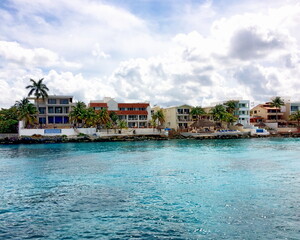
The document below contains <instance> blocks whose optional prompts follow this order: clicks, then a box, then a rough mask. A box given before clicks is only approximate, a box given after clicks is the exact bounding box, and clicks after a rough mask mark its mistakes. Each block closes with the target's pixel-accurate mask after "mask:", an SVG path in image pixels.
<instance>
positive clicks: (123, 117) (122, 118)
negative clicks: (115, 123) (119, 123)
mask: <svg viewBox="0 0 300 240" xmlns="http://www.w3.org/2000/svg"><path fill="white" fill-rule="evenodd" d="M118 117H119V119H120V120H126V119H127V118H126V115H119V116H118Z"/></svg>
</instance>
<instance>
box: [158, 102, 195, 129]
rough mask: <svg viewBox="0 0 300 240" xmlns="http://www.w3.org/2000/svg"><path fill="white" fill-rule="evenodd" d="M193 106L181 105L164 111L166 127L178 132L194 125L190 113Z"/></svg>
mask: <svg viewBox="0 0 300 240" xmlns="http://www.w3.org/2000/svg"><path fill="white" fill-rule="evenodd" d="M191 109H192V106H189V105H181V106H174V107H168V108H164V109H163V113H164V115H165V123H164V127H167V128H173V129H176V130H180V129H186V128H188V127H190V125H191V124H192V123H193V121H192V116H191V115H190V111H191Z"/></svg>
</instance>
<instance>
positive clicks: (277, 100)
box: [271, 97, 284, 124]
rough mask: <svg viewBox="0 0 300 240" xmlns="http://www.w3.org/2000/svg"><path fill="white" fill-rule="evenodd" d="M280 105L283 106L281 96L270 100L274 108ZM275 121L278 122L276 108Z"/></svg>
mask: <svg viewBox="0 0 300 240" xmlns="http://www.w3.org/2000/svg"><path fill="white" fill-rule="evenodd" d="M281 106H284V101H283V100H282V99H281V97H275V98H273V99H272V101H271V107H275V108H279V109H280V108H281ZM276 122H277V124H278V113H277V110H276Z"/></svg>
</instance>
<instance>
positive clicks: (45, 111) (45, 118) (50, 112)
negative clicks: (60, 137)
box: [28, 95, 74, 126]
mask: <svg viewBox="0 0 300 240" xmlns="http://www.w3.org/2000/svg"><path fill="white" fill-rule="evenodd" d="M28 99H29V100H34V104H35V106H36V107H37V108H38V116H37V120H38V123H39V124H42V125H46V126H48V125H50V126H51V125H70V119H69V113H70V111H71V109H72V107H73V106H74V103H73V96H62V95H57V96H56V95H49V96H48V97H47V98H44V99H42V98H39V99H36V98H28Z"/></svg>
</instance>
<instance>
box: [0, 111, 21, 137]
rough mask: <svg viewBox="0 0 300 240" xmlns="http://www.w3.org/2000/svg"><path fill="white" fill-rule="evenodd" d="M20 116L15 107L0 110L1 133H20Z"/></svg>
mask: <svg viewBox="0 0 300 240" xmlns="http://www.w3.org/2000/svg"><path fill="white" fill-rule="evenodd" d="M18 122H19V121H18V114H17V108H16V107H15V106H13V107H11V108H9V109H1V110H0V133H17V132H18Z"/></svg>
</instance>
